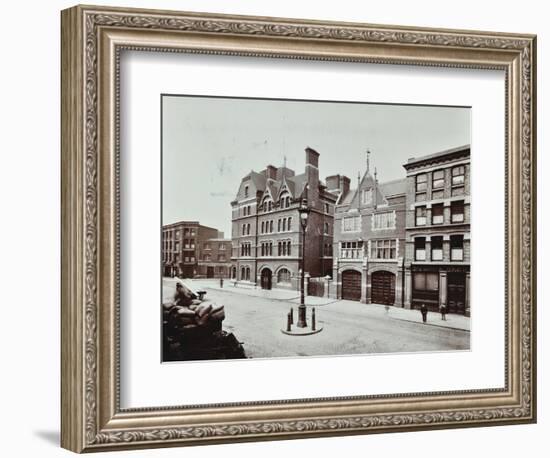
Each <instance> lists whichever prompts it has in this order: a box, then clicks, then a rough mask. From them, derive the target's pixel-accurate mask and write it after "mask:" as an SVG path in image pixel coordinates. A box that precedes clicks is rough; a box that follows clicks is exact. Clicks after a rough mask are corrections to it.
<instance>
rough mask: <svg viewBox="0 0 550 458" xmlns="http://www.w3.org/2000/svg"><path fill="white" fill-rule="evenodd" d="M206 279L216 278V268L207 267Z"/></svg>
mask: <svg viewBox="0 0 550 458" xmlns="http://www.w3.org/2000/svg"><path fill="white" fill-rule="evenodd" d="M206 278H214V267H212V266H207V267H206Z"/></svg>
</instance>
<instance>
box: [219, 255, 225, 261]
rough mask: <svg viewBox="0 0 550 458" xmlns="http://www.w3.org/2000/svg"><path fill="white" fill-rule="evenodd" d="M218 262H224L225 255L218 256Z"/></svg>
mask: <svg viewBox="0 0 550 458" xmlns="http://www.w3.org/2000/svg"><path fill="white" fill-rule="evenodd" d="M218 261H221V262H225V254H219V255H218Z"/></svg>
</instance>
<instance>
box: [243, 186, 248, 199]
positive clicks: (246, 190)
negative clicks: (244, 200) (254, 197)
mask: <svg viewBox="0 0 550 458" xmlns="http://www.w3.org/2000/svg"><path fill="white" fill-rule="evenodd" d="M244 196H245V197H248V185H247V186H245V187H244Z"/></svg>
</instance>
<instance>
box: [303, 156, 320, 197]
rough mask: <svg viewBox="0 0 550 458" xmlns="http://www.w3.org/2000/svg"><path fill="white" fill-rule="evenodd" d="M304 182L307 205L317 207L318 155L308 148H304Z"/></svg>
mask: <svg viewBox="0 0 550 458" xmlns="http://www.w3.org/2000/svg"><path fill="white" fill-rule="evenodd" d="M305 151H306V170H305V173H306V182H307V185H308V192H307V199H308V204H309V205H310V206H311V207H313V208H318V207H319V153H318V152H317V151H315V150H314V149H313V148H310V147H309V146H308V147H307V148H306V150H305Z"/></svg>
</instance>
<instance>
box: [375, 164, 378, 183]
mask: <svg viewBox="0 0 550 458" xmlns="http://www.w3.org/2000/svg"><path fill="white" fill-rule="evenodd" d="M377 175H378V173H377V171H376V167H375V168H374V181H376V176H377Z"/></svg>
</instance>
